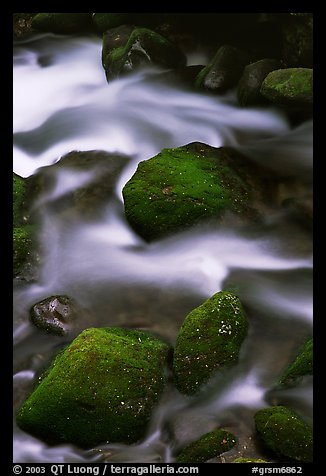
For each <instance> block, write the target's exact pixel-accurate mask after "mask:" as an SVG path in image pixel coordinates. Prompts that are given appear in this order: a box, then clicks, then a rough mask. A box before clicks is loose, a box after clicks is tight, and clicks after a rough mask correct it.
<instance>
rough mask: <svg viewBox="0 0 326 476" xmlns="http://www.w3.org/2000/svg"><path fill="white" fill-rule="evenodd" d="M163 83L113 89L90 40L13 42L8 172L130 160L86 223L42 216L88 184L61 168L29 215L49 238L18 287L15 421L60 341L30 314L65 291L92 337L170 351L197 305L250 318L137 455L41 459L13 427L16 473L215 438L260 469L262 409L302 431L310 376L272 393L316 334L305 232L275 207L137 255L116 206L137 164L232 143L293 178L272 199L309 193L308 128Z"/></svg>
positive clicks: (173, 400)
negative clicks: (231, 347)
mask: <svg viewBox="0 0 326 476" xmlns="http://www.w3.org/2000/svg"><path fill="white" fill-rule="evenodd" d="M206 60H207V58H205V52H202V53H201V52H199V53H198V52H189V59H188V63H189V64H196V63H201V64H203V62H204V61H206ZM160 74H161V71H159V70H158V69H148V70H142V71H139V72H137V73H133V74H131V75H129V76H127V77H124V78H119V79H117V80H114V81H112V82H111V83H110V84H108V83H107V82H106V80H105V74H104V70H103V68H102V65H101V41H100V40H99V39H98V38H92V37H90V38H79V37H65V36H56V35H39V36H35V37H33V38H31V39H29V40H25V41H20V42H17V43H16V44H15V47H14V109H13V111H14V155H13V158H14V164H13V168H14V172H16V173H17V174H18V175H20V176H22V177H29V176H30V175H32V174H34V173H35V172H36V171H37V170H38V168H39V167H42V166H45V165H50V164H53V163H55V162H57V161H58V160H59V159H60V157H61V156H63V155H65V154H66V153H68V152H70V151H72V150H79V151H87V150H103V151H106V152H118V153H120V154H125V155H127V156H128V157H130V160H129V161H128V162H126V165H125V167H124V168H123V170H122V172H121V174H120V176H119V178H118V180H117V181H116V184H115V188H114V193H113V196H112V197H111V198H110V199H108V201H107V203H103V209H102V210H101V213H100V215H99V217H96V218H95V217H94V219H93V220H87V221H85V220H82V219H81V218H80V217H79V218H77V219H75V220H72V221H67V219H63V218H62V216H61V215H60V214H55V213H54V212H53V207H50V206H48V205H49V204H51V203H55V201H56V200H57V199H58V198H60V197H62V196H64V195H65V194H66V193H67V192H68V191H70V190H73V189H76V188H78V187H80V186H81V185H82V184H84V183H86V182H87V181H90V180H91V179H92V177H91V175H90V174H89V173H86V172H82V173H81V172H78V173H77V172H73V171H72V170H69V169H65V171H63V170H61V171H60V173H58V175H57V178H56V183H55V184H54V185H53V187H52V188H50V189H49V190H48V191H47V193H46V194H45V195H43V196H42V197H41V199H40V200H39V201H36V203H35V204H34V209H36V210H37V211H38V213H39V216H40V236H46V240H45V242H44V243H42V253H43V259H42V261H41V263H42V264H40V269H39V272H38V277H37V279H36V280H33V281H29V282H28V281H26V282H21V281H18V282H17V283H16V282H15V283H14V300H13V301H14V411H16V410H17V408H18V406H19V404H20V403H21V402H22V401H23V400H24V398H26V395H27V394H28V392H29V391H30V389H31V388H32V386H33V385H34V384H35V382H36V381H37V378H38V376H39V375H40V373H41V371H42V370H43V369H44V367H45V366H46V365H47V364H48V362H49V361H50V360H51V358H52V357H53V356H54V355H55V353H56V352H58V350H59V349H60V348H61V347H62V345H64V344H66V343H67V338H66V339H65V338H62V337H57V336H50V335H46V334H43V333H42V332H41V331H39V330H38V329H36V328H33V326H32V324H31V323H30V322H29V317H28V311H29V308H30V307H31V306H32V305H33V304H34V303H36V302H38V301H39V300H41V299H43V298H45V297H48V296H51V295H54V294H68V295H69V296H71V297H73V298H75V299H76V300H77V301H78V302H79V303H80V304H81V305H83V306H85V307H86V308H87V309H88V310H90V311H91V315H92V321H91V325H92V326H112V325H123V326H129V327H136V328H140V329H148V330H151V331H154V332H156V333H158V334H159V335H161V336H162V337H163V338H165V339H167V340H168V341H169V342H171V343H172V344H174V342H175V339H176V336H177V333H178V329H179V328H180V326H181V324H182V322H183V320H184V318H185V316H186V315H187V314H188V312H189V311H190V310H191V309H193V308H194V307H196V306H198V305H199V304H201V303H202V302H203V301H204V300H205V299H207V298H208V297H210V296H211V295H212V294H214V293H215V292H218V291H220V290H222V289H228V290H231V291H233V292H235V293H236V294H237V295H238V296H239V297H240V299H241V301H242V302H243V304H244V306H245V309H246V312H247V315H248V319H249V322H250V329H249V333H248V336H247V338H246V340H245V342H244V344H243V347H242V350H241V355H240V359H239V362H238V364H237V365H235V366H234V367H233V368H232V369H230V370H228V371H225V372H220V373H219V374H218V375H216V376H215V377H214V378H212V381H211V382H210V383H209V385H208V386H207V387H206V388H204V389H203V391H202V392H200V393H199V395H197V396H196V397H192V398H189V397H183V396H181V395H180V394H179V393H178V392H177V391H176V390H175V389H173V388H170V387H168V388H167V390H166V393H165V394H164V396H163V398H162V401H161V403H160V405H159V407H158V408H157V411H156V412H155V413H154V415H153V418H152V421H151V424H150V427H149V429H148V433H147V435H146V437H145V438H144V440H143V441H141V442H139V443H138V444H135V445H123V444H107V445H103V446H100V447H97V448H93V449H92V450H89V451H82V450H80V449H78V448H76V447H75V446H73V445H59V446H52V447H51V446H48V445H46V444H45V443H43V442H41V441H39V440H37V439H36V438H33V437H32V436H30V435H28V434H26V433H24V432H22V431H21V430H20V429H18V428H17V427H16V425H15V419H14V461H15V462H58V463H60V462H84V461H112V462H117V461H120V462H129V463H131V462H143V463H146V462H165V463H167V462H173V461H174V458H175V454H176V452H177V450H178V448H180V447H182V446H183V445H184V444H186V443H188V442H189V441H191V440H193V439H195V438H197V437H199V436H201V435H202V434H203V433H205V432H208V431H210V430H212V429H214V428H216V427H219V426H223V427H224V428H226V429H229V430H230V431H233V432H234V434H235V435H236V436H237V437H238V438H239V445H238V446H237V448H236V449H235V450H232V451H231V455H232V454H241V455H244V456H256V457H259V456H264V450H263V448H262V447H261V445H260V444H259V442H258V441H257V440H256V438H255V436H254V435H255V432H254V424H253V415H254V413H255V411H257V410H258V409H259V408H262V407H265V406H268V405H271V404H275V403H281V404H286V405H290V406H291V407H292V408H294V409H295V410H296V411H298V412H299V413H300V415H301V416H302V417H303V418H304V419H305V420H306V421H307V422H309V423H312V411H313V408H312V379H311V378H307V379H305V380H304V381H303V382H302V383H301V384H300V386H298V387H296V388H295V389H288V390H283V391H282V390H276V389H275V388H274V386H275V384H276V382H277V378H278V377H279V375H280V374H281V372H282V370H283V369H284V367H285V366H286V365H287V364H288V363H289V362H290V361H291V360H292V359H293V357H294V356H295V355H296V353H297V350H298V348H299V347H300V345H301V344H302V343H303V342H304V340H305V339H306V338H308V337H310V336H311V335H312V239H311V232H310V231H309V230H307V229H306V228H304V227H303V226H301V224H300V223H297V222H296V221H295V220H293V219H292V218H291V216H290V215H289V212H288V211H287V210H285V209H284V208H282V207H281V206H280V207H279V208H276V209H273V211H272V212H271V213H269V214H268V217H266V220H265V223H264V224H263V225H260V226H259V227H258V226H257V227H256V228H254V227H253V228H252V229H249V230H248V228H245V229H242V228H239V227H238V226H234V227H232V224H231V225H230V226H225V227H222V228H216V226H215V225H212V224H211V223H207V224H206V225H202V226H201V227H194V228H193V229H190V230H187V231H185V232H181V233H178V234H176V235H174V236H171V237H169V238H166V239H162V240H158V241H156V242H154V243H151V244H147V243H145V242H144V241H143V240H142V239H141V238H140V237H138V236H137V235H136V234H135V233H134V232H133V231H132V229H130V227H129V226H128V224H127V223H126V221H125V219H124V215H123V201H122V194H121V191H122V187H123V186H124V184H125V183H126V181H127V180H128V179H129V178H130V177H131V176H132V174H133V173H134V171H135V170H136V168H137V164H138V163H139V161H141V160H146V159H148V158H150V157H152V156H154V155H156V154H157V153H158V152H160V150H161V149H163V148H165V147H178V146H181V145H184V144H187V143H189V142H194V141H200V142H204V143H207V144H209V145H211V146H214V147H220V146H222V145H229V146H233V147H236V148H238V149H239V150H241V151H242V152H245V153H247V154H248V155H249V156H250V157H251V158H252V159H254V160H256V161H258V162H261V163H263V164H264V165H265V166H267V167H270V168H271V170H273V171H274V172H275V171H276V172H278V173H279V174H280V176H285V175H291V176H292V178H291V181H290V182H289V181H285V182H284V187H283V189H282V190H281V191H280V201H281V199H282V198H284V197H285V198H286V197H288V196H289V197H291V196H294V197H298V198H300V197H302V196H306V195H307V194H309V193H311V173H312V123H311V121H307V122H304V123H302V124H300V125H299V126H296V127H295V126H291V124H290V123H289V121H288V119H287V118H286V116H285V115H284V113H283V112H282V111H280V110H278V109H277V108H273V107H270V106H269V107H267V106H266V107H261V108H239V107H238V106H237V102H236V98H235V92H234V91H231V92H229V93H227V94H225V95H223V96H212V95H209V94H205V93H199V92H194V91H192V90H190V89H189V90H188V89H186V88H185V87H184V86H180V85H178V84H172V83H164V81H161V80H160V77H161V76H160ZM44 230H46V234H45V235H43V234H42V233H43V232H44ZM85 326H86V324H85ZM68 340H69V339H68ZM268 457H269V459H270V460H272V459H273V456H271V455H268Z"/></svg>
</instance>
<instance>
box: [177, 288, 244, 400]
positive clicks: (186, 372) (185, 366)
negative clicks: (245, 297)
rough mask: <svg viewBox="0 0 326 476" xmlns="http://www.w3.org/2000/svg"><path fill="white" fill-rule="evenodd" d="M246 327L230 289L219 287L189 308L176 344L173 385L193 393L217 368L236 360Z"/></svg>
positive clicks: (186, 392) (241, 312) (181, 390)
mask: <svg viewBox="0 0 326 476" xmlns="http://www.w3.org/2000/svg"><path fill="white" fill-rule="evenodd" d="M247 329H248V322H247V319H246V317H245V314H244V311H243V309H242V305H241V302H240V300H239V299H238V298H237V297H236V296H235V295H234V294H232V293H230V292H226V291H220V292H219V293H216V294H214V295H213V296H212V297H211V298H210V299H208V300H207V301H205V302H204V303H203V304H202V305H201V306H199V307H197V308H196V309H194V310H193V311H191V312H190V314H188V316H187V317H186V319H185V320H184V322H183V324H182V326H181V329H180V332H179V334H178V337H177V341H176V345H175V351H174V357H173V376H174V382H175V386H176V388H177V389H178V390H179V391H180V392H182V393H185V394H192V393H195V392H196V391H197V390H198V389H199V388H200V386H201V385H203V384H205V383H207V382H208V380H209V378H210V377H211V376H212V374H213V373H214V372H216V371H217V370H218V369H220V368H221V367H224V366H226V365H231V364H234V363H235V362H237V360H238V358H239V352H240V347H241V344H242V342H243V340H244V338H245V336H246V334H247Z"/></svg>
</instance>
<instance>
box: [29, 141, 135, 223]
mask: <svg viewBox="0 0 326 476" xmlns="http://www.w3.org/2000/svg"><path fill="white" fill-rule="evenodd" d="M128 161H129V157H128V156H126V155H122V154H118V153H109V152H105V151H102V150H88V151H72V152H69V153H68V154H66V155H64V156H63V157H62V158H61V159H60V160H59V161H58V162H56V163H55V164H53V165H49V166H45V167H41V168H39V169H38V171H37V173H36V174H34V175H32V176H31V177H29V178H28V183H29V187H30V189H31V190H33V192H34V199H37V198H38V199H40V198H42V197H44V196H45V197H47V204H48V205H49V207H51V212H52V213H53V212H54V213H62V214H64V215H65V216H66V217H67V220H69V221H71V220H73V219H74V218H76V217H82V218H83V219H94V218H95V217H96V216H97V214H99V213H101V211H102V208H103V206H104V205H105V204H106V203H107V200H108V199H109V198H111V197H112V196H113V195H114V192H115V185H116V182H117V179H118V177H119V175H120V173H121V171H122V170H123V168H124V167H125V166H126V164H127V163H128ZM67 183H68V184H69V183H71V184H72V185H71V186H68V187H67Z"/></svg>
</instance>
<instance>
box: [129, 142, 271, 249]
mask: <svg viewBox="0 0 326 476" xmlns="http://www.w3.org/2000/svg"><path fill="white" fill-rule="evenodd" d="M271 175H272V174H271V173H270V172H269V173H268V179H266V178H265V177H264V174H263V173H262V169H261V168H259V167H258V166H256V165H255V164H253V163H252V162H251V161H249V160H248V159H247V158H246V157H245V156H243V155H242V154H240V153H239V152H237V151H235V150H233V149H231V148H228V147H220V148H215V147H211V146H209V145H206V144H202V143H200V142H194V143H191V144H187V145H185V146H182V147H177V148H174V149H163V150H162V151H161V152H160V153H159V154H158V155H156V156H155V157H152V158H151V159H148V160H146V161H142V162H140V163H139V165H138V168H137V170H136V172H135V173H134V175H133V176H132V177H131V179H130V180H129V181H128V182H127V183H126V185H125V186H124V188H123V191H122V193H123V198H124V205H125V214H126V218H127V220H128V222H129V223H130V225H131V226H132V227H133V228H134V230H135V231H136V232H137V233H138V234H139V235H140V236H142V237H143V238H144V239H145V240H147V241H151V240H155V239H158V238H161V237H163V236H167V235H169V234H172V233H175V232H177V231H180V230H184V229H185V228H187V227H190V226H192V225H194V224H196V223H198V222H199V221H201V220H203V219H207V218H210V219H213V220H215V221H216V222H217V223H221V222H223V218H224V217H225V215H226V214H227V213H232V214H234V215H235V216H237V217H239V218H240V219H241V220H243V221H246V222H250V223H252V222H254V221H256V220H258V219H259V218H260V211H259V202H260V201H263V200H264V195H265V194H266V195H267V193H268V187H269V184H268V183H267V182H268V180H269V178H270V177H271ZM266 180H267V181H266Z"/></svg>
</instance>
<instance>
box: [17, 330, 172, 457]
mask: <svg viewBox="0 0 326 476" xmlns="http://www.w3.org/2000/svg"><path fill="white" fill-rule="evenodd" d="M169 350H170V348H169V346H168V345H167V344H166V343H164V342H163V341H161V340H159V339H158V338H155V337H154V336H152V335H151V334H149V333H146V332H143V331H135V330H127V329H122V328H90V329H86V330H84V331H83V332H82V333H81V334H79V336H78V337H76V339H74V340H73V342H72V343H71V344H70V345H69V346H68V347H67V348H66V349H65V350H64V351H63V352H62V353H60V354H59V355H58V356H57V357H56V359H55V360H54V362H53V364H52V366H51V367H50V369H49V370H48V371H47V373H46V374H45V376H44V377H43V379H42V380H41V381H40V383H39V384H38V386H37V387H36V388H35V389H34V391H33V392H32V394H31V395H30V396H29V397H28V398H27V400H26V401H25V402H24V404H23V405H22V407H21V408H20V410H19V412H18V414H17V424H18V426H19V427H20V428H21V429H22V430H24V431H26V432H28V433H30V434H32V435H34V436H36V437H38V438H40V439H42V440H44V441H46V442H48V443H50V444H57V443H63V442H68V443H74V444H76V445H78V446H80V447H83V448H90V447H93V446H95V445H98V444H100V443H103V442H109V443H113V442H124V443H133V442H136V441H137V440H139V439H140V438H142V437H143V436H144V434H145V431H146V428H147V425H148V423H149V420H150V418H151V414H152V411H153V409H154V407H155V405H156V404H157V402H158V400H159V398H160V396H161V394H162V391H163V389H164V385H165V382H166V377H165V373H164V364H165V361H166V358H167V356H168V353H169Z"/></svg>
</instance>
